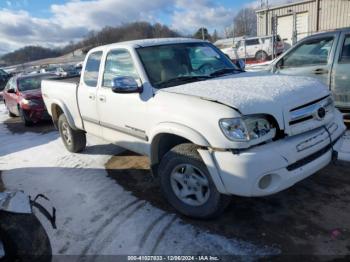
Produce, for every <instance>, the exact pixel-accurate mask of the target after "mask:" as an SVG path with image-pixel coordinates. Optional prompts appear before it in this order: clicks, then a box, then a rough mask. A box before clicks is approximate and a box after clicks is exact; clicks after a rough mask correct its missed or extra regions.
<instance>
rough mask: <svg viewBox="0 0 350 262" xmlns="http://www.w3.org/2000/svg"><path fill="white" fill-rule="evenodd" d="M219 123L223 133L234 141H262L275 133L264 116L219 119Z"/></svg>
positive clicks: (270, 137) (274, 129)
mask: <svg viewBox="0 0 350 262" xmlns="http://www.w3.org/2000/svg"><path fill="white" fill-rule="evenodd" d="M219 125H220V128H221V130H222V132H223V133H224V135H225V136H226V137H227V138H228V139H230V140H232V141H236V142H249V141H253V140H255V141H256V142H264V141H266V140H269V139H272V138H274V137H275V135H276V128H275V127H274V126H273V125H272V124H271V123H270V122H269V120H268V119H267V118H266V117H264V116H247V117H242V118H229V119H221V120H220V122H219Z"/></svg>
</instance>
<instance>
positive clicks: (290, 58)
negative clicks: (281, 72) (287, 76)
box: [279, 37, 334, 68]
mask: <svg viewBox="0 0 350 262" xmlns="http://www.w3.org/2000/svg"><path fill="white" fill-rule="evenodd" d="M333 42H334V38H333V37H327V38H319V39H311V40H308V41H305V42H303V43H302V44H301V45H299V46H298V47H296V48H295V49H294V50H293V51H292V52H291V53H290V54H289V55H287V56H286V57H285V58H284V59H282V60H281V61H280V63H279V65H280V67H282V68H288V67H303V66H314V65H327V64H328V58H329V55H330V53H331V50H332V46H333Z"/></svg>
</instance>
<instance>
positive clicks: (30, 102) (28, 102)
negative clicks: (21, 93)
mask: <svg viewBox="0 0 350 262" xmlns="http://www.w3.org/2000/svg"><path fill="white" fill-rule="evenodd" d="M21 104H23V105H28V106H36V105H38V103H36V102H35V101H33V100H28V99H25V98H23V99H22V100H21Z"/></svg>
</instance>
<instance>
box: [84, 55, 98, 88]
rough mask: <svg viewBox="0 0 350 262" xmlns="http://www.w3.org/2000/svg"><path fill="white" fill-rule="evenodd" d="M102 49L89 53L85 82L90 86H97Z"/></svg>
mask: <svg viewBox="0 0 350 262" xmlns="http://www.w3.org/2000/svg"><path fill="white" fill-rule="evenodd" d="M102 54H103V52H102V51H97V52H94V53H91V54H90V55H89V58H88V60H87V61H86V65H85V70H84V83H85V84H86V85H87V86H90V87H97V82H98V74H99V71H100V64H101V58H102Z"/></svg>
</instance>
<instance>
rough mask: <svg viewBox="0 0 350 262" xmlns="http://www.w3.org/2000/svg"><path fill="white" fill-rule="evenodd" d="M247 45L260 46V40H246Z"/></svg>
mask: <svg viewBox="0 0 350 262" xmlns="http://www.w3.org/2000/svg"><path fill="white" fill-rule="evenodd" d="M245 44H246V46H250V45H258V44H259V39H251V40H246V41H245Z"/></svg>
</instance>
